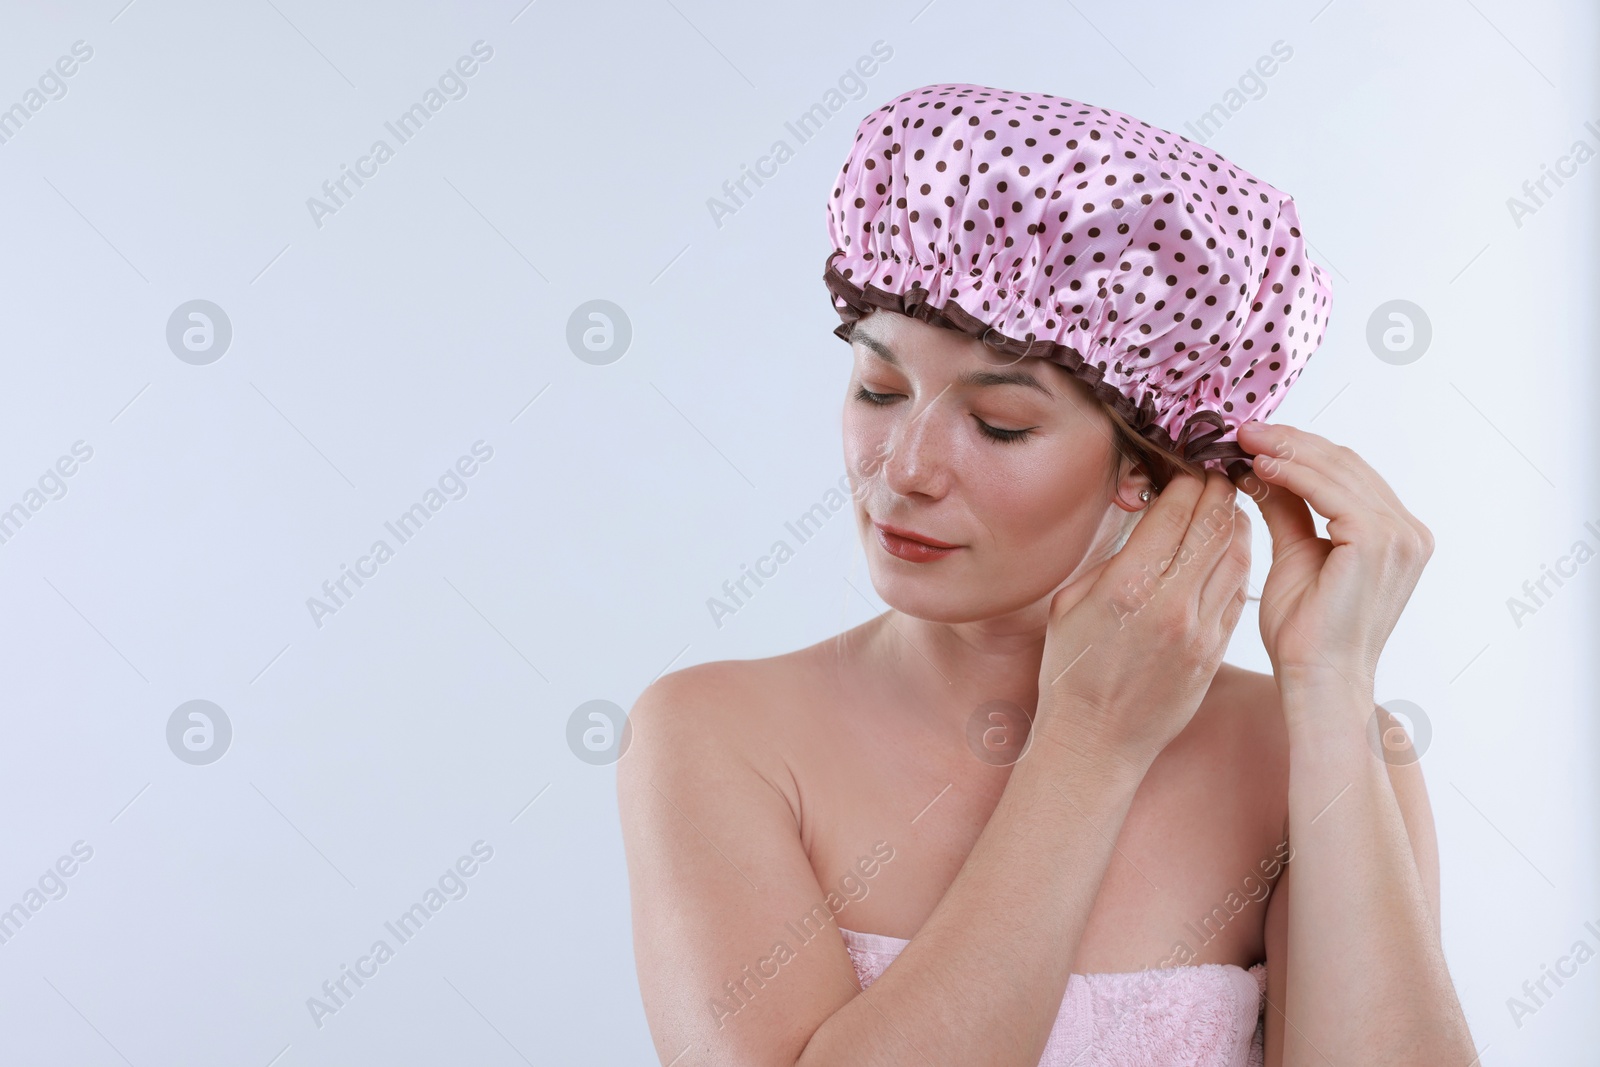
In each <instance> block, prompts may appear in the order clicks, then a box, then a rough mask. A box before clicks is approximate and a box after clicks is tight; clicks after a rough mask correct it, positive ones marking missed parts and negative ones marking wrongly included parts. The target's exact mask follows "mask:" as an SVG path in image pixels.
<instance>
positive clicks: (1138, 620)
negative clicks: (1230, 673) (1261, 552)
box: [1033, 471, 1250, 773]
mask: <svg viewBox="0 0 1600 1067" xmlns="http://www.w3.org/2000/svg"><path fill="white" fill-rule="evenodd" d="M1249 577H1250V523H1249V520H1248V519H1247V518H1246V516H1245V512H1244V510H1243V509H1242V508H1240V507H1239V506H1238V501H1237V491H1236V490H1235V488H1234V486H1233V484H1232V483H1231V482H1230V481H1229V480H1228V478H1227V477H1226V476H1225V475H1223V474H1221V473H1219V472H1216V471H1208V472H1206V476H1205V478H1204V479H1203V480H1202V479H1200V478H1197V477H1195V476H1193V475H1190V474H1186V473H1181V472H1180V473H1179V474H1177V475H1176V476H1175V477H1174V478H1173V479H1172V480H1171V481H1170V482H1169V483H1168V484H1167V487H1166V489H1165V490H1163V491H1162V493H1161V494H1160V496H1158V497H1157V498H1156V499H1155V501H1154V503H1152V504H1151V505H1150V506H1149V508H1148V509H1147V510H1146V512H1145V514H1144V516H1143V517H1142V518H1141V519H1140V520H1139V524H1138V525H1137V526H1136V527H1134V530H1133V533H1132V534H1131V535H1130V536H1129V538H1128V541H1127V544H1125V545H1124V546H1123V547H1122V549H1121V551H1119V552H1118V553H1117V554H1116V555H1114V556H1112V557H1111V558H1110V559H1108V560H1107V561H1106V562H1105V563H1103V564H1101V565H1100V566H1099V568H1098V570H1097V572H1091V573H1090V574H1089V575H1086V576H1085V577H1084V578H1083V579H1081V580H1079V581H1076V582H1074V583H1072V584H1071V585H1068V586H1066V587H1065V588H1063V589H1061V590H1059V591H1058V592H1057V593H1056V595H1055V596H1054V597H1053V598H1052V600H1051V602H1050V622H1049V628H1048V630H1047V632H1046V635H1045V645H1044V658H1043V661H1042V663H1041V665H1040V668H1039V708H1038V712H1037V714H1036V715H1035V718H1034V724H1033V733H1034V735H1035V736H1036V737H1042V738H1044V739H1046V740H1050V741H1053V742H1058V743H1061V744H1064V745H1067V746H1068V747H1070V748H1072V749H1074V750H1075V751H1078V752H1080V753H1087V754H1092V755H1095V756H1098V757H1103V758H1108V759H1113V760H1118V761H1122V762H1124V763H1126V765H1127V766H1128V767H1129V768H1132V769H1136V770H1137V771H1138V772H1139V773H1142V772H1143V770H1144V769H1146V768H1148V767H1149V765H1150V763H1151V762H1152V761H1153V760H1154V759H1155V757H1156V755H1157V754H1159V753H1160V751H1161V750H1162V749H1163V748H1164V747H1166V745H1167V744H1168V743H1169V742H1170V741H1171V740H1172V739H1173V738H1174V737H1176V736H1177V735H1178V734H1179V733H1180V732H1181V731H1182V730H1183V728H1184V727H1185V726H1186V725H1188V723H1189V720H1190V719H1191V718H1192V717H1193V716H1194V713H1195V711H1196V709H1198V708H1199V706H1200V701H1201V699H1202V698H1203V697H1204V696H1205V694H1206V690H1207V689H1209V688H1210V686H1211V680H1212V678H1213V677H1214V676H1215V674H1216V671H1217V667H1218V666H1219V665H1220V664H1221V662H1222V655H1223V653H1224V652H1225V651H1226V649H1227V646H1228V638H1229V636H1230V635H1231V634H1232V633H1233V628H1234V626H1235V625H1236V624H1237V623H1238V621H1239V616H1240V614H1241V613H1242V612H1243V611H1244V605H1245V589H1246V584H1247V582H1248V580H1249Z"/></svg>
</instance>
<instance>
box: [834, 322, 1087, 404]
mask: <svg viewBox="0 0 1600 1067" xmlns="http://www.w3.org/2000/svg"><path fill="white" fill-rule="evenodd" d="M850 343H851V344H860V345H861V346H862V347H863V348H865V349H867V350H868V351H869V352H871V353H872V354H873V355H875V356H877V357H878V358H879V359H881V360H883V361H884V362H885V363H887V364H889V366H891V367H897V368H899V369H901V370H904V369H905V366H904V364H902V363H901V362H900V357H898V356H896V355H895V354H894V352H893V351H892V350H891V349H890V348H889V346H888V345H886V344H884V343H883V342H882V341H880V340H878V339H877V338H876V337H873V336H872V335H871V334H869V333H867V332H866V331H865V330H863V329H862V328H861V326H860V324H859V323H857V324H856V325H855V326H854V327H853V328H852V329H851V331H850ZM956 381H957V382H958V383H959V384H961V385H972V386H985V385H1021V386H1026V387H1027V388H1029V389H1036V390H1038V391H1039V392H1041V393H1043V394H1044V395H1045V396H1047V397H1049V398H1050V399H1052V400H1054V399H1056V394H1055V393H1054V392H1052V391H1051V390H1050V387H1049V386H1047V385H1045V384H1044V383H1043V382H1041V381H1040V380H1039V379H1038V378H1035V377H1034V376H1033V375H1031V374H1029V373H1028V372H1027V371H1023V370H1008V371H990V370H969V371H967V372H965V373H964V374H962V375H961V376H960V377H958V378H957V379H956Z"/></svg>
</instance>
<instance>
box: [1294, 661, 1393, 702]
mask: <svg viewBox="0 0 1600 1067" xmlns="http://www.w3.org/2000/svg"><path fill="white" fill-rule="evenodd" d="M1272 675H1273V678H1274V679H1275V680H1276V681H1277V683H1278V692H1279V693H1281V694H1282V695H1283V698H1284V699H1285V700H1288V699H1290V697H1291V694H1292V695H1293V696H1295V697H1297V698H1298V697H1302V696H1304V697H1306V698H1310V699H1315V700H1318V701H1329V700H1335V701H1345V700H1353V701H1355V702H1357V703H1363V702H1364V703H1366V704H1369V705H1370V704H1371V703H1372V694H1373V692H1374V691H1375V690H1376V685H1375V683H1374V679H1373V673H1372V672H1371V671H1370V670H1366V669H1364V668H1358V667H1349V666H1339V665H1335V664H1331V663H1325V664H1317V665H1304V664H1299V665H1291V666H1280V665H1278V664H1276V663H1274V664H1273V665H1272Z"/></svg>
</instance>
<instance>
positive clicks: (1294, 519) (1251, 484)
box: [1238, 473, 1317, 560]
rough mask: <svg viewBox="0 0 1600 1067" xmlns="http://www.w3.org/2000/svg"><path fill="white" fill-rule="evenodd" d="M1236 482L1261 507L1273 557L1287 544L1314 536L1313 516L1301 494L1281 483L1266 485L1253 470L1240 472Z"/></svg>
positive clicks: (1315, 529) (1282, 551)
mask: <svg viewBox="0 0 1600 1067" xmlns="http://www.w3.org/2000/svg"><path fill="white" fill-rule="evenodd" d="M1238 485H1239V488H1240V489H1243V490H1244V491H1245V493H1246V494H1248V495H1249V497H1250V499H1252V500H1254V501H1255V502H1256V507H1258V508H1260V509H1261V518H1262V519H1263V520H1264V521H1265V522H1266V524H1267V534H1268V536H1270V537H1271V538H1272V558H1273V559H1274V560H1278V559H1281V558H1282V556H1283V554H1284V552H1285V551H1287V550H1288V549H1289V548H1290V547H1291V546H1293V545H1297V544H1299V543H1300V542H1301V541H1305V540H1308V539H1315V538H1316V536H1317V524H1316V520H1314V519H1313V518H1312V517H1311V508H1310V507H1309V506H1307V504H1306V502H1305V501H1304V500H1303V499H1302V498H1300V497H1298V496H1296V495H1295V494H1294V493H1293V492H1291V491H1290V490H1288V489H1285V488H1284V487H1283V486H1281V485H1268V484H1267V483H1266V482H1264V481H1262V480H1261V478H1260V477H1259V476H1257V475H1255V474H1254V473H1250V474H1245V475H1243V476H1242V477H1241V478H1240V479H1239V481H1238Z"/></svg>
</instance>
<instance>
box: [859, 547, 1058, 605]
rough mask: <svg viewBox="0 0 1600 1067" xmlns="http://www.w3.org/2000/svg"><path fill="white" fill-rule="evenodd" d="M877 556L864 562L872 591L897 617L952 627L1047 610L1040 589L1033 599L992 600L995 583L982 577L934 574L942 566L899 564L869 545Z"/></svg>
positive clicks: (1003, 597) (997, 597)
mask: <svg viewBox="0 0 1600 1067" xmlns="http://www.w3.org/2000/svg"><path fill="white" fill-rule="evenodd" d="M869 550H870V551H871V552H873V553H876V554H877V556H878V557H880V558H875V559H872V560H871V561H870V562H869V563H868V572H869V573H870V574H871V576H872V588H873V590H874V591H875V592H876V593H877V594H878V598H879V599H880V600H882V601H883V602H884V603H885V604H887V605H888V606H889V607H891V608H893V609H894V610H895V611H898V612H900V614H902V615H907V616H910V617H911V618H914V619H922V620H924V621H926V622H937V623H945V624H947V625H954V624H956V623H963V622H982V621H984V620H986V619H995V618H1000V617H1001V616H1004V615H1010V614H1012V613H1014V612H1018V611H1024V610H1027V609H1029V608H1033V607H1039V608H1040V609H1041V610H1045V611H1047V610H1048V608H1049V601H1048V599H1047V598H1046V597H1045V596H1044V594H1048V593H1050V592H1052V591H1053V587H1052V589H1050V590H1045V591H1044V593H1042V594H1041V595H1040V596H1038V597H1031V598H1030V597H1028V596H1026V595H1022V596H1006V595H1004V594H1003V593H1002V594H999V595H997V592H996V586H995V583H994V582H992V581H985V580H984V579H983V578H982V576H976V575H973V574H971V573H970V572H961V571H957V570H955V569H951V570H946V571H942V572H941V571H938V570H935V568H937V567H941V566H943V564H942V563H932V564H928V563H903V562H902V561H900V560H897V559H894V558H893V557H888V558H886V559H885V558H881V557H883V556H884V551H883V549H882V548H880V547H879V546H878V545H876V544H873V545H870V546H869Z"/></svg>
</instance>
